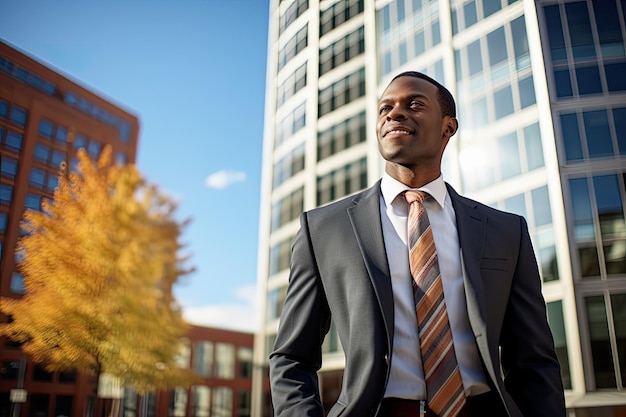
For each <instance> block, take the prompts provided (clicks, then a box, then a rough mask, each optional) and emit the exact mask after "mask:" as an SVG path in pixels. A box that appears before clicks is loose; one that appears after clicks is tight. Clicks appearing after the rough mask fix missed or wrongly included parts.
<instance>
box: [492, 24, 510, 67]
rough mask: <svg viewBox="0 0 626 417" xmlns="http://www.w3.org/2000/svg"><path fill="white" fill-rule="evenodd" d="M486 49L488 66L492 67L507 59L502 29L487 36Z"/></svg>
mask: <svg viewBox="0 0 626 417" xmlns="http://www.w3.org/2000/svg"><path fill="white" fill-rule="evenodd" d="M487 48H488V51H489V65H490V66H492V67H493V66H494V65H496V64H498V63H500V62H502V61H505V60H506V59H507V50H506V39H505V37H504V28H503V27H501V28H498V29H496V30H494V31H493V32H491V33H489V34H488V35H487Z"/></svg>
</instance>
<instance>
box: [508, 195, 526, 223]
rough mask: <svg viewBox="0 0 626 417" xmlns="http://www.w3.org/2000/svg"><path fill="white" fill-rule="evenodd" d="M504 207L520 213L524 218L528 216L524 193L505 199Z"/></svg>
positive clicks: (509, 210)
mask: <svg viewBox="0 0 626 417" xmlns="http://www.w3.org/2000/svg"><path fill="white" fill-rule="evenodd" d="M504 209H505V210H506V211H508V212H511V213H515V214H519V215H520V216H522V217H524V218H528V216H527V215H526V201H525V199H524V194H518V195H515V196H513V197H509V198H507V199H506V200H504Z"/></svg>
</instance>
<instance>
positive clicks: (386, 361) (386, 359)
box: [385, 353, 389, 366]
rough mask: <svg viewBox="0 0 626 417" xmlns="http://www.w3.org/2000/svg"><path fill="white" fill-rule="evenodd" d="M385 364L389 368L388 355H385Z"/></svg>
mask: <svg viewBox="0 0 626 417" xmlns="http://www.w3.org/2000/svg"><path fill="white" fill-rule="evenodd" d="M385 363H386V364H387V366H389V355H388V354H386V353H385Z"/></svg>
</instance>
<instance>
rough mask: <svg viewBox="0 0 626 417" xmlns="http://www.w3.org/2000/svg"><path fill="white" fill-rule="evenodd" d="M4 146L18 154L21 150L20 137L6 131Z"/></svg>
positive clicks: (17, 134) (10, 131)
mask: <svg viewBox="0 0 626 417" xmlns="http://www.w3.org/2000/svg"><path fill="white" fill-rule="evenodd" d="M5 146H6V147H7V148H9V149H13V150H14V151H17V152H19V151H20V150H21V149H22V135H21V134H19V133H17V132H13V131H12V130H9V131H7V139H6V142H5Z"/></svg>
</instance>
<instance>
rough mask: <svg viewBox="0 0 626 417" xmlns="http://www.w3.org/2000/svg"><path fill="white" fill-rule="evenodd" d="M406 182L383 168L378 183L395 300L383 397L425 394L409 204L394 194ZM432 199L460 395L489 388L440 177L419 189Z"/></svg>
mask: <svg viewBox="0 0 626 417" xmlns="http://www.w3.org/2000/svg"><path fill="white" fill-rule="evenodd" d="M408 189H409V187H407V186H406V185H404V184H402V183H401V182H399V181H397V180H395V179H394V178H392V177H391V176H389V175H388V174H387V173H385V174H384V175H383V178H382V182H381V191H382V193H381V198H380V205H381V210H380V211H381V221H382V227H383V237H384V240H385V250H386V252H387V260H388V262H389V271H390V273H391V284H392V288H393V299H394V317H395V321H394V326H395V328H394V337H393V350H392V354H391V373H390V376H389V382H388V384H387V389H386V391H385V397H396V398H408V399H418V400H421V399H426V383H425V381H424V374H423V369H422V358H421V354H420V348H419V338H418V334H417V318H416V316H415V302H414V301H413V287H412V279H411V273H410V270H409V256H408V253H409V249H408V247H407V233H408V232H407V217H408V214H409V213H408V211H409V206H408V203H407V202H406V200H405V199H404V197H403V196H401V195H399V194H401V193H402V192H403V191H405V190H408ZM419 190H422V191H425V192H427V193H428V194H429V195H431V196H432V197H433V198H429V199H427V200H426V201H424V207H425V208H426V212H427V213H428V219H429V221H430V225H431V228H432V231H433V237H434V239H435V247H436V248H437V256H438V258H439V269H440V272H441V279H442V283H443V292H444V297H445V300H446V308H447V310H448V319H449V321H450V328H451V329H452V340H453V342H454V351H455V353H456V358H457V362H458V365H459V370H460V372H461V378H462V380H463V387H464V389H465V394H466V395H468V396H470V395H478V394H481V393H484V392H487V391H489V387H488V385H487V382H486V378H485V375H484V372H483V370H482V366H481V363H480V358H479V355H478V348H477V347H476V342H475V339H474V334H473V332H472V329H471V327H470V323H469V318H468V316H467V304H466V301H465V287H464V285H463V272H462V267H461V256H460V253H461V248H460V245H459V237H458V234H457V227H456V217H455V214H454V208H453V207H452V201H451V200H450V196H449V195H448V190H447V189H446V185H445V183H444V181H443V178H442V177H441V176H439V178H437V179H436V180H434V181H432V182H430V183H428V184H426V185H425V186H423V187H421V188H419Z"/></svg>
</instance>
